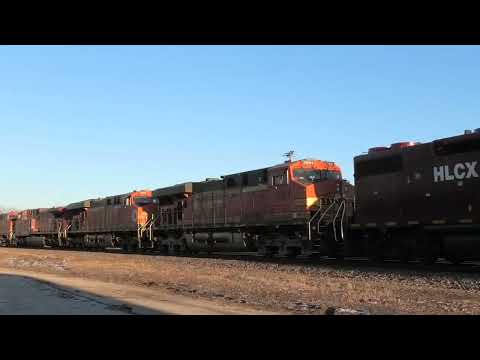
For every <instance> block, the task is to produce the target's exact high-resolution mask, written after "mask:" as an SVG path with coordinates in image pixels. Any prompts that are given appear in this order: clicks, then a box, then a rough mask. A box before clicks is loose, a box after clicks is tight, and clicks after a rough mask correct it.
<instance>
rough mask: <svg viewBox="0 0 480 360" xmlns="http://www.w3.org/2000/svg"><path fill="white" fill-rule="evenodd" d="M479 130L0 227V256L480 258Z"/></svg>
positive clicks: (130, 196) (87, 204) (5, 221)
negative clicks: (35, 250)
mask: <svg viewBox="0 0 480 360" xmlns="http://www.w3.org/2000/svg"><path fill="white" fill-rule="evenodd" d="M479 155H480V129H478V130H475V131H466V132H465V133H464V134H463V135H459V136H454V137H450V138H445V139H439V140H435V141H432V142H429V143H425V144H421V143H416V142H402V143H396V144H392V145H391V146H388V147H375V148H371V149H370V150H369V151H368V153H367V154H362V155H359V156H356V157H355V158H354V161H353V162H354V170H355V171H354V179H355V186H353V185H352V184H350V183H349V182H348V181H346V180H344V179H343V178H342V172H341V169H340V167H339V166H338V165H337V164H335V163H334V162H328V161H322V160H315V159H305V160H298V161H292V160H291V159H289V160H288V161H286V162H284V163H282V164H279V165H275V166H271V167H266V168H262V169H257V170H252V171H245V172H240V173H236V174H231V175H226V176H222V177H220V178H213V179H212V178H210V179H206V180H205V181H201V182H187V183H182V184H178V185H174V186H170V187H165V188H160V189H157V190H154V191H150V190H142V191H133V192H131V193H127V194H123V195H118V196H111V197H107V198H101V199H89V200H84V201H80V202H77V203H74V204H70V205H67V206H65V207H59V208H53V209H34V210H25V211H20V212H10V213H8V214H1V215H0V238H1V243H2V245H4V246H18V247H45V246H48V247H51V248H83V249H86V248H94V249H105V248H110V247H115V248H118V247H120V248H123V249H124V250H125V251H132V252H133V251H152V250H154V251H158V252H163V253H176V254H179V253H198V252H221V251H228V252H236V251H255V252H257V253H258V254H259V255H263V256H273V255H280V256H298V255H303V256H329V257H334V258H344V257H359V256H361V257H368V258H369V259H371V260H372V261H381V260H383V259H386V258H394V259H400V260H401V261H405V262H406V261H410V260H418V259H421V260H423V261H424V262H425V263H432V262H434V261H436V260H437V259H439V258H445V259H448V260H449V261H451V262H453V263H459V262H462V261H466V260H477V259H479V258H480V245H479V241H478V237H479V235H480V232H479V229H480V212H479V211H478V208H477V206H480V195H479V194H478V193H477V192H476V191H475V190H476V189H477V188H478V185H477V184H478V181H479V179H478V177H479V173H480V168H479V166H478V161H479V160H478V159H479V158H480V156H479Z"/></svg>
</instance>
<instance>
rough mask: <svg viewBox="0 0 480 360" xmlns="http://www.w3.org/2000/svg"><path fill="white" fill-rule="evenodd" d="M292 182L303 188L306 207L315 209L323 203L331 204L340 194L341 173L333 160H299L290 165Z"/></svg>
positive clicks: (311, 209)
mask: <svg viewBox="0 0 480 360" xmlns="http://www.w3.org/2000/svg"><path fill="white" fill-rule="evenodd" d="M290 177H291V179H292V181H293V182H295V183H297V184H299V185H301V186H302V187H304V188H305V193H306V200H307V204H306V207H307V209H309V210H310V211H315V210H316V209H318V208H319V207H321V206H323V205H329V204H331V203H332V202H333V201H334V199H335V198H339V197H341V194H342V173H341V170H340V167H338V166H337V165H336V164H335V163H333V162H327V161H321V160H301V161H296V162H294V163H292V164H291V166H290Z"/></svg>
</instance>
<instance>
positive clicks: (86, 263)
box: [0, 248, 480, 315]
mask: <svg viewBox="0 0 480 360" xmlns="http://www.w3.org/2000/svg"><path fill="white" fill-rule="evenodd" d="M0 267H2V268H9V269H18V270H29V271H36V272H41V273H51V274H56V275H59V276H64V277H75V278H85V279H95V280H101V281H105V282H111V283H119V284H129V285H135V286H141V287H147V288H150V289H162V290H168V291H170V292H172V293H176V294H181V295H187V296H189V297H192V298H203V299H211V300H215V301H221V302H224V303H226V304H229V303H230V304H232V305H233V304H235V305H236V306H238V305H240V306H241V305H244V306H245V307H250V308H258V309H262V310H270V311H275V312H280V313H285V314H330V315H369V314H480V281H479V280H480V274H477V273H473V274H459V273H434V272H426V271H412V270H398V269H396V270H392V269H381V268H368V269H365V268H362V267H358V268H355V267H353V266H350V265H349V266H347V265H345V266H336V267H334V268H332V267H331V266H322V265H291V264H275V263H273V262H268V263H267V262H256V261H245V260H219V259H207V258H187V257H170V256H145V255H125V254H108V253H99V252H76V251H55V250H27V249H13V248H0Z"/></svg>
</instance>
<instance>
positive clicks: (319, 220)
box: [317, 200, 337, 233]
mask: <svg viewBox="0 0 480 360" xmlns="http://www.w3.org/2000/svg"><path fill="white" fill-rule="evenodd" d="M336 204H337V200H334V201H333V202H332V203H331V204H330V206H329V207H328V208H327V210H325V212H324V213H323V214H322V216H320V219H318V222H317V232H318V233H320V230H319V227H320V222H321V221H322V220H323V218H324V217H325V215H327V213H328V211H329V210H330V209H331V208H332V207H333V205H336Z"/></svg>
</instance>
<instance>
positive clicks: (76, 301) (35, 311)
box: [0, 273, 172, 315]
mask: <svg viewBox="0 0 480 360" xmlns="http://www.w3.org/2000/svg"><path fill="white" fill-rule="evenodd" d="M0 315H172V314H170V313H168V312H162V311H158V310H155V309H151V308H147V307H143V306H139V305H136V304H131V303H128V302H125V301H123V300H121V299H117V298H114V297H107V296H101V295H97V294H93V293H91V292H88V291H84V290H82V289H78V288H74V287H71V286H64V285H59V284H56V283H53V282H50V281H45V280H41V279H37V278H34V277H29V276H25V275H11V274H1V273H0Z"/></svg>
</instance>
